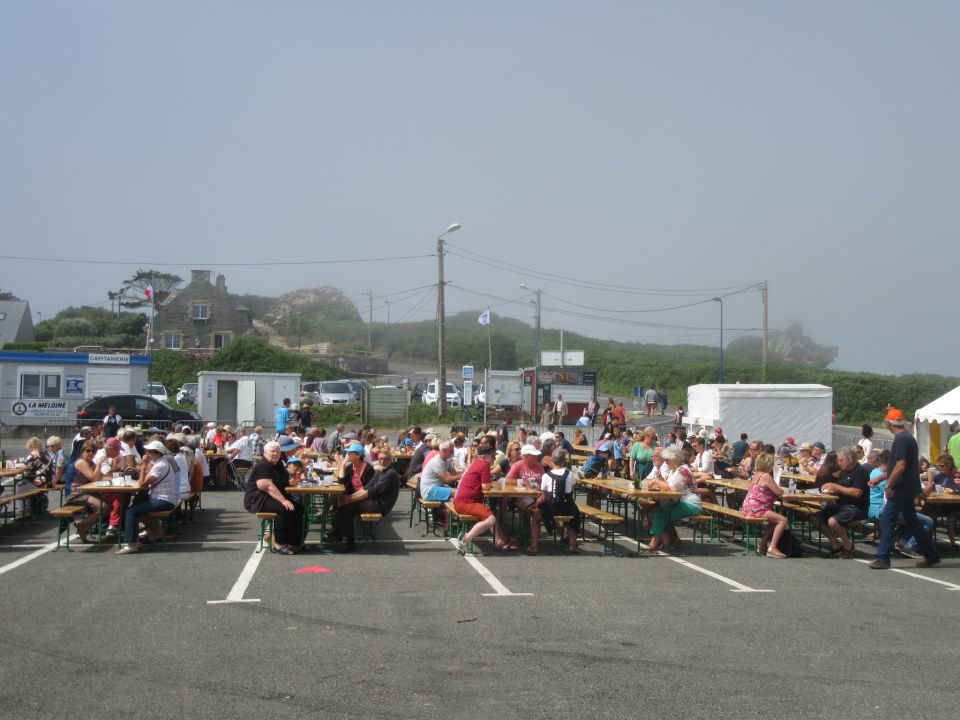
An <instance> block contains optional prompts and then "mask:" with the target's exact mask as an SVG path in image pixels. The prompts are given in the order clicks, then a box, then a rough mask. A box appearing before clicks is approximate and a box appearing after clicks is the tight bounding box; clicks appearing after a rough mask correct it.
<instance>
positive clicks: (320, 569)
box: [294, 565, 333, 575]
mask: <svg viewBox="0 0 960 720" xmlns="http://www.w3.org/2000/svg"><path fill="white" fill-rule="evenodd" d="M294 572H295V573H296V574H297V575H306V574H309V573H327V572H333V570H331V569H330V568H325V567H319V566H318V565H313V566H310V567H304V568H300V569H299V570H294Z"/></svg>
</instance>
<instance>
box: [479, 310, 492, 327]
mask: <svg viewBox="0 0 960 720" xmlns="http://www.w3.org/2000/svg"><path fill="white" fill-rule="evenodd" d="M477 322H478V323H480V324H481V325H489V324H490V308H487V309H486V310H484V311H483V312H482V313H480V317H478V318H477Z"/></svg>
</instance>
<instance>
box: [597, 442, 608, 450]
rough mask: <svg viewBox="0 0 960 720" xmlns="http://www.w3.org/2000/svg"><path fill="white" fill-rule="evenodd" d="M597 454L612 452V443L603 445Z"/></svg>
mask: <svg viewBox="0 0 960 720" xmlns="http://www.w3.org/2000/svg"><path fill="white" fill-rule="evenodd" d="M597 452H611V448H610V443H603V444H602V445H601V446H600V447H598V448H597Z"/></svg>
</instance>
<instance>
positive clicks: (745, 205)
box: [0, 0, 960, 374]
mask: <svg viewBox="0 0 960 720" xmlns="http://www.w3.org/2000/svg"><path fill="white" fill-rule="evenodd" d="M958 38H960V3H957V2H932V1H930V0H924V2H882V1H877V0H871V1H869V2H833V1H832V2H759V1H758V2H730V1H726V2H678V1H675V0H674V1H671V2H641V1H639V0H635V1H631V2H602V1H598V2H590V3H587V2H559V1H557V0H550V1H549V2H523V1H517V0H514V1H511V2H496V1H487V2H473V3H466V2H457V3H452V2H440V1H436V2H361V1H351V2H339V3H335V2H321V1H320V0H310V1H303V2H292V1H289V0H287V1H280V2H241V1H240V0H229V1H225V2H208V1H204V0H189V1H185V2H175V1H173V0H165V1H164V2H160V3H146V2H127V1H123V2H121V1H115V2H106V1H102V2H96V1H92V0H91V1H87V2H75V1H73V0H71V1H64V2H50V1H44V2H29V3H25V2H21V3H14V2H4V3H2V4H0V88H2V96H0V97H2V99H0V139H2V140H0V142H2V152H0V254H2V255H3V256H5V257H4V258H3V259H0V263H2V265H0V267H2V273H0V288H2V289H4V290H9V291H12V292H15V293H16V294H18V295H19V296H21V297H23V298H24V299H28V300H30V302H31V306H32V309H33V310H35V311H39V312H41V313H43V316H44V317H47V316H49V315H50V314H52V313H54V312H56V311H57V310H59V309H61V308H62V307H64V306H66V305H69V304H75V305H78V304H98V303H99V304H102V305H104V306H106V305H107V304H108V303H107V298H106V293H107V291H108V290H109V289H111V288H115V287H117V286H118V285H119V283H120V281H121V280H122V279H124V278H126V277H129V276H130V275H131V274H132V273H133V271H135V270H136V265H133V266H131V265H112V264H110V263H111V262H132V263H138V264H140V265H141V266H143V267H154V268H158V269H163V270H167V271H172V272H177V273H179V274H181V275H183V276H188V275H189V267H191V266H192V267H206V268H211V269H213V270H216V271H220V272H223V273H224V274H225V275H226V277H227V284H228V286H229V287H230V289H231V290H233V291H236V292H252V293H261V294H268V295H271V294H279V293H281V292H283V291H286V290H290V289H294V288H298V287H304V286H310V285H319V284H331V285H334V286H336V287H339V288H340V289H341V290H343V291H344V292H345V293H346V294H347V295H348V296H350V297H351V298H353V299H356V300H358V301H360V300H361V297H362V296H363V294H364V293H366V292H367V291H368V290H370V289H372V290H373V291H374V293H375V295H376V296H377V299H375V307H376V308H377V309H376V311H375V317H376V319H378V320H383V319H385V307H384V303H383V300H384V299H387V300H390V301H391V319H392V320H394V321H396V320H398V319H401V318H402V317H403V316H406V317H407V318H408V319H410V318H415V319H425V318H429V317H433V316H434V313H435V299H434V295H433V294H432V293H431V291H430V290H429V288H428V289H426V290H415V289H416V288H421V287H422V286H426V285H429V284H430V283H434V282H436V260H435V258H433V257H420V258H416V259H407V260H394V261H379V260H378V259H380V258H388V257H395V256H410V255H423V256H429V255H431V254H433V253H434V252H435V249H436V237H437V235H438V234H439V233H440V232H442V231H443V230H444V229H445V228H446V227H447V226H448V225H449V224H450V223H452V222H460V223H462V224H463V228H462V229H461V230H460V231H459V232H456V233H454V234H451V235H450V236H449V240H450V242H451V243H452V245H453V246H455V247H451V248H450V250H451V252H452V253H456V254H455V255H450V256H449V257H448V258H447V279H448V280H449V281H450V282H451V283H452V285H451V287H450V288H449V290H448V293H447V309H448V312H456V311H458V310H464V309H477V310H480V309H482V308H483V307H485V306H486V305H487V304H488V303H489V304H490V305H492V306H498V307H495V308H494V312H495V313H502V314H510V315H514V316H517V317H523V318H526V319H529V318H530V317H531V314H532V306H530V305H528V304H527V301H528V300H529V298H530V296H529V295H528V294H526V292H525V291H524V290H523V289H522V288H520V287H519V283H520V282H525V283H526V284H527V285H528V286H530V287H532V288H537V287H539V288H542V289H543V291H544V292H545V293H549V296H547V295H545V296H544V298H543V306H544V310H543V324H544V326H546V327H557V328H560V327H563V328H566V329H569V330H577V331H585V332H588V333H591V334H594V335H597V336H601V337H614V336H620V337H623V338H625V339H636V340H643V341H650V342H667V343H669V342H681V341H683V342H698V343H703V344H709V343H713V344H716V343H717V342H718V340H719V332H718V329H717V326H718V320H719V313H718V309H719V308H718V305H717V304H716V303H712V302H710V297H712V296H713V295H719V294H727V293H729V292H733V291H735V290H736V289H739V288H744V287H746V286H750V285H755V284H756V283H758V282H760V281H761V280H763V279H767V280H769V283H770V324H771V327H776V326H777V325H778V324H779V323H781V322H783V321H785V320H789V319H797V320H800V321H801V322H802V323H803V325H804V328H805V330H806V332H807V334H808V335H810V336H811V337H812V338H813V339H814V340H816V341H817V342H820V343H823V344H836V345H839V346H840V356H839V358H838V360H837V361H836V363H834V367H837V368H842V369H853V370H873V371H880V372H891V373H904V372H940V373H946V374H958V373H960V370H958V367H960V365H958V362H957V358H958V357H960V339H958V335H957V333H956V331H955V328H956V325H957V312H958V311H957V309H956V302H955V300H954V298H955V297H956V282H957V281H956V271H955V268H956V267H957V263H958V260H960V250H958V247H960V244H958V240H957V227H958V219H960V218H958V215H960V202H958V198H960V133H958V128H960V97H958V92H960V83H958V81H957V71H958V68H960V42H958ZM12 255H16V256H30V257H43V258H51V259H56V258H59V259H88V260H96V261H98V262H97V263H96V264H66V263H55V262H37V261H26V260H12V259H10V256H12ZM359 258H367V260H366V261H364V262H356V263H347V264H337V265H322V264H306V262H307V261H318V260H338V259H346V260H349V259H359ZM482 258H486V259H483V260H482V261H483V262H487V263H491V264H492V265H495V266H497V267H496V268H495V267H490V266H488V265H481V264H479V262H478V260H481V259H482ZM269 261H275V262H279V261H285V262H297V261H304V264H292V265H287V266H279V265H273V266H270V265H261V264H259V263H262V262H269ZM170 263H189V266H186V267H184V266H179V267H178V266H174V265H171V264H170ZM229 263H256V264H254V265H247V266H231V265H229ZM505 267H512V268H513V269H514V270H515V272H508V271H507V270H505V269H503V268H505ZM563 278H572V279H575V280H577V281H578V282H579V285H575V284H572V283H571V282H568V281H567V280H565V279H563ZM604 286H606V287H604ZM612 287H618V288H620V289H621V290H631V289H632V290H643V291H645V292H644V293H640V292H622V291H621V292H609V291H607V288H612ZM724 288H726V289H724ZM406 290H411V291H412V292H410V293H403V292H402V291H406ZM650 291H654V292H650ZM663 291H671V292H669V293H668V292H663ZM681 291H682V292H681ZM388 293H395V294H393V295H389V296H388V295H387V294H388ZM477 293H489V294H490V295H493V296H495V297H496V298H505V299H508V300H511V299H516V300H517V302H513V303H507V304H500V303H502V302H503V301H502V300H498V299H492V298H486V297H484V296H483V295H480V294H477ZM384 296H387V297H384ZM698 301H705V303H703V304H701V305H697V306H695V307H691V308H686V309H681V310H671V311H665V312H637V311H640V310H656V309H660V308H670V307H675V306H678V305H685V304H688V303H693V302H698ZM951 304H952V307H951ZM360 307H361V309H362V313H363V315H364V317H366V306H365V305H364V304H363V303H362V302H361V304H360ZM614 311H615V312H614ZM625 311H629V312H625ZM580 315H589V316H595V317H596V318H600V319H589V318H584V317H580ZM724 320H725V324H726V326H727V328H728V331H727V334H726V338H727V339H729V338H731V337H732V336H733V335H734V334H735V333H736V332H740V330H732V329H731V328H741V329H748V328H759V327H760V326H761V322H762V314H761V302H760V294H759V292H758V291H756V290H751V291H748V292H742V293H740V294H738V295H734V296H730V297H728V298H727V299H726V300H725V318H724ZM639 323H656V324H661V325H668V326H680V327H668V328H660V327H650V326H647V325H641V324H639ZM478 330H479V326H478ZM544 349H548V348H544Z"/></svg>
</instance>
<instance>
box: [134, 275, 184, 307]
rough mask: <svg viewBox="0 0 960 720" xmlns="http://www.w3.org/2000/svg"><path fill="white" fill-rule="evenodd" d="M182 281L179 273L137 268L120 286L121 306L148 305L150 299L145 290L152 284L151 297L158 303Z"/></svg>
mask: <svg viewBox="0 0 960 720" xmlns="http://www.w3.org/2000/svg"><path fill="white" fill-rule="evenodd" d="M182 282H183V278H182V277H180V276H179V275H173V274H171V273H162V272H159V271H157V270H137V272H136V273H135V274H134V276H133V277H132V278H129V279H128V280H124V281H123V284H122V285H121V286H120V292H121V298H122V303H123V307H128V308H139V307H149V306H150V300H148V299H147V294H146V292H145V291H146V289H147V286H148V285H152V286H153V299H154V302H155V303H156V304H157V305H159V304H160V303H162V302H163V301H164V300H166V299H167V297H169V296H170V293H171V292H172V291H173V290H174V289H175V288H176V287H177V285H179V284H180V283H182Z"/></svg>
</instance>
